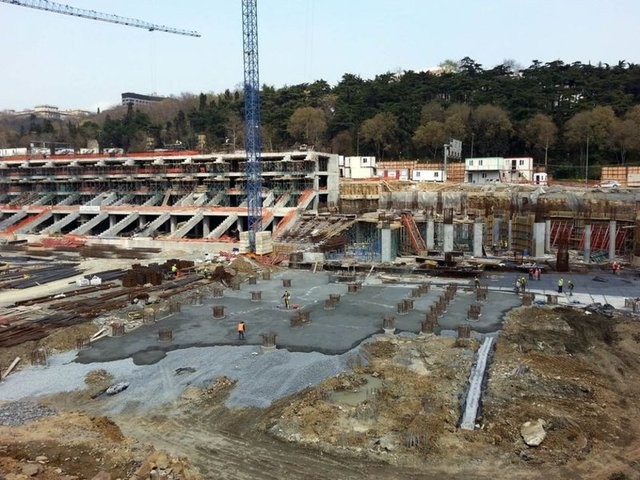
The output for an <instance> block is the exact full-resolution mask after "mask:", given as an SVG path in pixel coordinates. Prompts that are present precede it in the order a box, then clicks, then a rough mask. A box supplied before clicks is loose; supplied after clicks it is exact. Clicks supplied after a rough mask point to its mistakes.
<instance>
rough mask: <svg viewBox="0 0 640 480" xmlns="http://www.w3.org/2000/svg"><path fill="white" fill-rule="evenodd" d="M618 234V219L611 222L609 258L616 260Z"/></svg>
mask: <svg viewBox="0 0 640 480" xmlns="http://www.w3.org/2000/svg"><path fill="white" fill-rule="evenodd" d="M617 236H618V229H617V228H616V221H615V220H611V221H610V222H609V260H615V258H616V237H617Z"/></svg>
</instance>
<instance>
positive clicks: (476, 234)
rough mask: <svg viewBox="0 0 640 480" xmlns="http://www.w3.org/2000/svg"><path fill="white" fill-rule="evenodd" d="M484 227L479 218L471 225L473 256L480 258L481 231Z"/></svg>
mask: <svg viewBox="0 0 640 480" xmlns="http://www.w3.org/2000/svg"><path fill="white" fill-rule="evenodd" d="M483 227H484V225H483V224H482V221H481V220H480V219H479V218H476V221H475V222H474V224H473V256H474V257H481V256H482V230H483Z"/></svg>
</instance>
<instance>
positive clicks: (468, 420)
mask: <svg viewBox="0 0 640 480" xmlns="http://www.w3.org/2000/svg"><path fill="white" fill-rule="evenodd" d="M493 341H494V337H486V338H485V339H484V341H483V342H482V345H481V346H480V348H479V349H478V361H477V362H476V364H475V365H474V367H473V369H472V370H471V375H470V376H469V392H468V393H467V401H466V402H465V408H464V414H463V415H462V421H461V422H460V428H462V429H464V430H473V429H474V428H475V425H476V417H477V416H478V407H479V406H480V397H481V395H482V380H483V379H484V374H485V371H486V369H487V363H488V357H489V353H490V352H491V347H492V346H493Z"/></svg>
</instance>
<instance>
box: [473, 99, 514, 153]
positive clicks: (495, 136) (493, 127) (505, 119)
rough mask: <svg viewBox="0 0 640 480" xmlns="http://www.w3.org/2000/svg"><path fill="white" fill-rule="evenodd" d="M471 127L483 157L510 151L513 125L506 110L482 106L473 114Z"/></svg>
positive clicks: (493, 106)
mask: <svg viewBox="0 0 640 480" xmlns="http://www.w3.org/2000/svg"><path fill="white" fill-rule="evenodd" d="M471 125H472V131H473V133H474V136H475V144H476V145H477V148H478V152H479V153H480V154H481V155H484V156H492V155H502V154H504V153H506V152H507V151H508V148H509V136H510V134H511V132H512V131H513V125H512V124H511V120H510V119H509V114H508V113H507V111H506V110H504V109H502V108H500V107H497V106H495V105H480V106H478V107H477V108H476V109H475V110H474V111H473V113H472V114H471Z"/></svg>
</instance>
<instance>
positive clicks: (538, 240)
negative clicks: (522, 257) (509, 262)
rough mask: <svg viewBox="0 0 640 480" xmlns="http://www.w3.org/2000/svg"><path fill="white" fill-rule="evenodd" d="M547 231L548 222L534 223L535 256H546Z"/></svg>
mask: <svg viewBox="0 0 640 480" xmlns="http://www.w3.org/2000/svg"><path fill="white" fill-rule="evenodd" d="M545 231H546V224H545V223H544V222H536V223H534V224H533V256H534V257H535V258H541V257H544V244H545V241H546V236H545Z"/></svg>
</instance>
